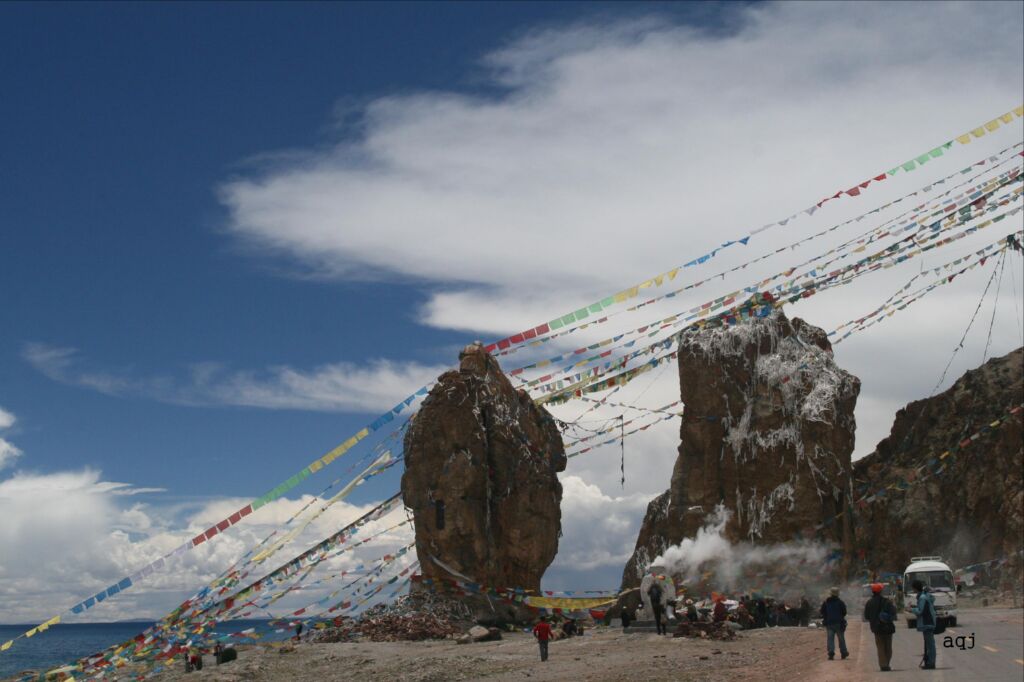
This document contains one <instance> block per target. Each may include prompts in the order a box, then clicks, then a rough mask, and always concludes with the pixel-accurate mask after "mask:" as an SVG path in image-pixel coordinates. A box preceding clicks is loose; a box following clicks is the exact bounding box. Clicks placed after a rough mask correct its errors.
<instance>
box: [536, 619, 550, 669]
mask: <svg viewBox="0 0 1024 682" xmlns="http://www.w3.org/2000/svg"><path fill="white" fill-rule="evenodd" d="M533 636H534V637H536V638H537V643H538V644H539V645H540V660H541V661H546V660H548V640H549V639H551V626H550V625H549V624H548V617H547V616H542V617H541V619H540V622H539V623H537V624H536V625H534V626H533Z"/></svg>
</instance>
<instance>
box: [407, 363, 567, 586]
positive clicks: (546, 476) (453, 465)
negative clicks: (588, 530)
mask: <svg viewBox="0 0 1024 682" xmlns="http://www.w3.org/2000/svg"><path fill="white" fill-rule="evenodd" d="M459 358H460V367H459V369H458V371H450V372H446V373H445V374H442V375H441V376H440V377H439V378H438V382H437V385H435V386H434V388H433V389H432V390H431V391H430V394H429V395H428V396H427V398H426V399H425V400H424V402H423V406H422V407H421V408H420V411H419V413H418V414H417V415H416V417H415V418H414V419H413V421H412V423H411V425H410V426H409V430H408V432H407V433H406V436H405V473H404V475H403V476H402V496H403V498H404V500H405V505H406V506H407V507H409V508H410V509H412V513H413V516H414V518H415V522H416V553H417V556H418V557H419V561H420V567H421V571H422V573H423V575H424V577H427V578H453V577H457V576H458V575H462V576H465V577H467V578H470V579H471V580H472V581H474V582H478V583H482V584H484V585H489V586H496V587H521V588H525V589H532V590H537V589H539V588H540V579H541V576H542V575H543V574H544V571H545V569H547V567H548V565H550V563H551V562H552V560H554V558H555V554H556V552H557V551H558V538H559V536H560V535H561V509H560V503H561V500H562V486H561V484H560V483H559V481H558V472H559V471H563V470H564V469H565V465H566V457H565V449H564V448H563V446H562V437H561V433H560V432H559V430H558V427H557V426H556V424H555V422H554V420H553V419H552V418H551V415H549V414H548V413H547V411H546V410H544V409H543V408H541V407H538V406H537V405H535V404H534V403H533V401H532V400H531V399H530V397H529V396H528V395H527V394H526V393H525V392H523V391H517V390H516V389H515V388H513V386H512V384H511V382H509V380H508V379H507V378H506V377H505V375H504V374H503V373H502V371H501V368H500V367H499V366H498V362H497V360H495V359H494V358H493V357H492V356H490V355H488V354H487V353H485V352H484V349H483V347H482V346H480V345H478V344H473V345H470V346H467V347H466V348H465V349H464V350H463V351H462V353H460V355H459Z"/></svg>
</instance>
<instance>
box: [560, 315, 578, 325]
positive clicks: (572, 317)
mask: <svg viewBox="0 0 1024 682" xmlns="http://www.w3.org/2000/svg"><path fill="white" fill-rule="evenodd" d="M575 321H576V314H575V313H569V314H568V315H562V322H564V323H565V324H572V323H573V322H575Z"/></svg>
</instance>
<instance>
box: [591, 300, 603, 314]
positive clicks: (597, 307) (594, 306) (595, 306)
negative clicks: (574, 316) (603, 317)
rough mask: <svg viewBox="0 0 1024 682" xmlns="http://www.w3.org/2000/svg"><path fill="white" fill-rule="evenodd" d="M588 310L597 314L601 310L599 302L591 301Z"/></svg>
mask: <svg viewBox="0 0 1024 682" xmlns="http://www.w3.org/2000/svg"><path fill="white" fill-rule="evenodd" d="M589 310H590V312H592V313H594V314H597V313H599V312H601V304H600V303H591V304H590V308H589Z"/></svg>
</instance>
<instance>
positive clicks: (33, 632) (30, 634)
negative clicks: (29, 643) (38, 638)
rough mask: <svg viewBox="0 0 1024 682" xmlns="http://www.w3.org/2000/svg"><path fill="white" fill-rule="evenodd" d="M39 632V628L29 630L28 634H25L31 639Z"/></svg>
mask: <svg viewBox="0 0 1024 682" xmlns="http://www.w3.org/2000/svg"><path fill="white" fill-rule="evenodd" d="M38 630H39V628H32V629H31V630H29V631H28V632H26V633H25V636H26V637H31V636H32V635H34V634H36V632H38Z"/></svg>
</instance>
